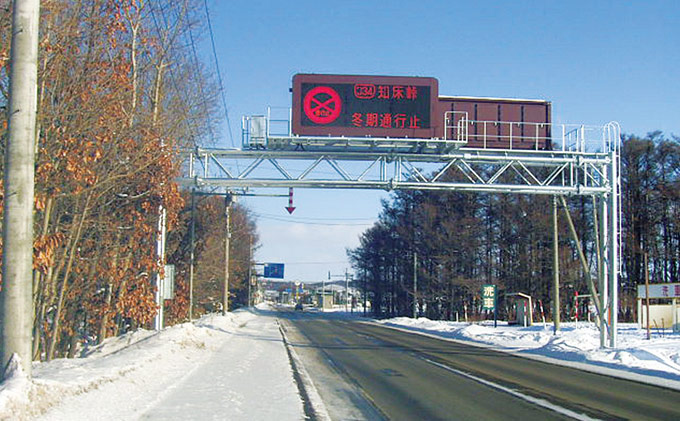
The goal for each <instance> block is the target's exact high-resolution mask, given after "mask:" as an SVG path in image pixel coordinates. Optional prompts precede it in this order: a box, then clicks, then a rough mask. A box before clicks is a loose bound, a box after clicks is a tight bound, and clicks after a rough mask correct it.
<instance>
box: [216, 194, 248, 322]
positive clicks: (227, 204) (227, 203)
mask: <svg viewBox="0 0 680 421" xmlns="http://www.w3.org/2000/svg"><path fill="white" fill-rule="evenodd" d="M230 210H231V194H229V192H227V194H226V195H225V196H224V216H225V217H226V219H227V232H226V234H225V239H224V289H223V290H222V315H226V314H227V312H228V311H229V240H230V239H231V230H230V227H229V225H230V221H229V219H230V214H231V212H230ZM248 283H250V279H249V280H248Z"/></svg>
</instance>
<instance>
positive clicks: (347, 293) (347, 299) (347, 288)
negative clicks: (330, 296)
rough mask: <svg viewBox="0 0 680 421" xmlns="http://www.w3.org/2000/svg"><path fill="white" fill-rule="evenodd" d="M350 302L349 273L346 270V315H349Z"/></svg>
mask: <svg viewBox="0 0 680 421" xmlns="http://www.w3.org/2000/svg"><path fill="white" fill-rule="evenodd" d="M348 301H349V273H347V269H345V313H347V304H348Z"/></svg>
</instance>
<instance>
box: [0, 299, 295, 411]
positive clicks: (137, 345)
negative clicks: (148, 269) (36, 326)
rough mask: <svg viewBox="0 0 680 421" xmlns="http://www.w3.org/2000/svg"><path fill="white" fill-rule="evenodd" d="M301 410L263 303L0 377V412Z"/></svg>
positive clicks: (273, 323) (285, 358)
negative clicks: (258, 308) (260, 307)
mask: <svg viewBox="0 0 680 421" xmlns="http://www.w3.org/2000/svg"><path fill="white" fill-rule="evenodd" d="M303 418H304V411H303V406H302V400H301V398H300V395H299V393H298V389H297V386H296V384H295V381H294V379H293V373H292V369H291V367H290V363H289V359H288V354H287V352H286V349H285V346H284V343H283V340H282V338H281V334H280V332H279V327H278V322H277V320H276V318H275V317H273V316H271V313H270V312H266V311H265V312H262V311H259V312H258V311H235V312H233V313H230V314H228V315H227V316H221V315H220V316H218V315H209V316H206V317H203V318H201V319H200V320H198V321H196V322H194V323H193V324H191V323H184V324H181V325H177V326H173V327H170V328H167V329H164V330H163V331H162V332H160V333H156V332H153V331H144V330H141V331H138V332H135V333H130V334H127V335H124V336H121V337H117V338H110V339H108V340H106V341H105V342H104V343H103V344H102V345H100V346H98V347H95V348H92V349H90V350H88V351H87V352H86V353H85V355H84V356H83V357H82V358H74V359H59V360H54V361H52V362H49V363H34V365H33V378H32V380H30V381H29V380H28V379H26V377H25V376H23V375H22V374H21V373H19V372H17V373H14V375H13V376H12V377H11V378H9V379H8V380H6V381H5V382H4V383H2V384H1V385H0V419H2V420H5V419H8V420H9V419H11V420H17V419H18V420H21V419H45V420H129V419H163V420H168V419H178V420H187V419H201V420H209V419H219V420H223V419H233V420H238V419H249V420H251V419H253V420H255V419H278V420H300V419H303Z"/></svg>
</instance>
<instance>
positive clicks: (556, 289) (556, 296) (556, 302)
mask: <svg viewBox="0 0 680 421" xmlns="http://www.w3.org/2000/svg"><path fill="white" fill-rule="evenodd" d="M553 323H554V331H555V332H557V331H558V330H560V253H559V237H558V230H557V196H553Z"/></svg>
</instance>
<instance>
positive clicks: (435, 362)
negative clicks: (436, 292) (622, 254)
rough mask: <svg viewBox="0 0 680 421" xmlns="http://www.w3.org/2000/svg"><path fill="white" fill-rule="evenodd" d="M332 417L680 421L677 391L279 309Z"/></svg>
mask: <svg viewBox="0 0 680 421" xmlns="http://www.w3.org/2000/svg"><path fill="white" fill-rule="evenodd" d="M280 316H281V324H282V326H283V328H284V329H285V331H286V336H287V337H288V339H289V341H290V344H291V346H292V347H293V349H294V350H295V352H296V353H297V354H298V355H299V356H300V358H301V359H302V362H303V364H304V365H305V368H306V369H307V371H308V373H309V374H310V377H312V379H313V381H314V383H315V385H316V386H317V387H318V389H319V394H320V395H321V397H322V399H323V400H324V402H325V403H326V406H327V407H328V408H329V413H330V415H331V417H332V418H333V419H380V418H382V419H393V420H402V419H403V420H415V419H418V420H425V419H427V420H438V419H441V420H443V419H448V420H452V419H455V420H468V419H470V420H471V419H474V420H501V419H502V420H511V419H522V420H535V419H536V420H538V419H540V420H551V419H573V418H580V419H589V418H593V419H635V420H642V419H658V420H677V419H680V392H678V391H674V390H668V389H664V388H661V387H656V386H651V385H646V384H642V383H637V382H633V381H628V380H622V379H617V378H612V377H608V376H604V375H599V374H593V373H588V372H583V371H580V370H576V369H573V368H568V367H561V366H556V365H553V364H548V363H544V362H540V361H535V360H529V359H525V358H520V357H516V356H513V355H509V354H506V353H501V352H496V351H492V350H489V349H486V348H480V347H474V346H469V345H463V344H460V343H455V342H451V341H445V340H440V339H436V338H431V337H428V336H423V335H419V334H415V333H410V332H404V331H399V330H395V329H390V328H386V327H383V326H380V325H377V324H373V323H364V322H360V321H352V320H346V319H333V318H329V317H324V316H323V315H319V314H309V313H301V312H281V313H280Z"/></svg>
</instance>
